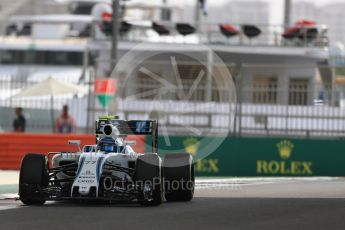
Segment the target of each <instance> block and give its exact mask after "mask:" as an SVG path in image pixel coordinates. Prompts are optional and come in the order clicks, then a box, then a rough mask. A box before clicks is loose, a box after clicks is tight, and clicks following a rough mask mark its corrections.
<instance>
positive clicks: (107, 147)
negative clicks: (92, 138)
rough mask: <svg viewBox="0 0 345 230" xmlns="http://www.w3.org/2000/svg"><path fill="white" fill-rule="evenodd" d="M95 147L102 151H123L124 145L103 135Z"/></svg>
mask: <svg viewBox="0 0 345 230" xmlns="http://www.w3.org/2000/svg"><path fill="white" fill-rule="evenodd" d="M97 149H98V150H100V151H103V152H107V153H110V152H123V150H124V147H123V146H119V145H117V144H116V141H115V140H114V139H113V138H111V137H104V138H102V139H101V140H99V142H98V146H97Z"/></svg>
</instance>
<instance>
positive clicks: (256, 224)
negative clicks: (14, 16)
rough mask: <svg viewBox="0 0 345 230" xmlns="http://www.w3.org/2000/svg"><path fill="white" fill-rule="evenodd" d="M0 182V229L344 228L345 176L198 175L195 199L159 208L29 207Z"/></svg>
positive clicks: (51, 204) (65, 204) (12, 187)
mask: <svg viewBox="0 0 345 230" xmlns="http://www.w3.org/2000/svg"><path fill="white" fill-rule="evenodd" d="M16 187H17V186H16V185H15V184H12V185H0V193H1V195H0V229H6V230H7V229H26V230H31V229H47V228H48V229H59V230H61V229H67V228H72V229H74V228H78V229H83V230H84V229H85V230H89V229H90V230H91V229H114V228H116V229H150V230H153V229H174V230H176V229H179V230H180V229H198V230H199V229H289V230H291V229H312V230H315V229H326V228H329V229H332V230H333V229H344V228H345V218H344V213H345V180H344V179H343V178H230V179H197V181H196V190H195V198H194V199H193V200H192V201H191V202H186V203H184V202H176V203H175V202H174V203H173V202H164V203H163V204H162V205H160V206H157V207H140V206H139V205H137V204H136V203H129V204H81V203H68V202H47V203H46V204H45V205H43V206H30V207H29V206H25V205H22V204H21V202H20V201H18V200H16V197H17V194H16V191H14V190H16Z"/></svg>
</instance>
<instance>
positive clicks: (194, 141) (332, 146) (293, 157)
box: [147, 136, 345, 177]
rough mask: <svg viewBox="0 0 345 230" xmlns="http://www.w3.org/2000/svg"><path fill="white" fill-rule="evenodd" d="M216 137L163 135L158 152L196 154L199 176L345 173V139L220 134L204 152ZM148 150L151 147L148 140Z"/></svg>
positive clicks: (337, 174)
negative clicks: (205, 151) (211, 148)
mask: <svg viewBox="0 0 345 230" xmlns="http://www.w3.org/2000/svg"><path fill="white" fill-rule="evenodd" d="M214 138H215V137H212V138H211V137H203V138H195V137H183V136H173V137H171V136H170V137H169V138H166V137H163V136H160V137H159V138H158V143H159V154H160V155H162V156H164V154H166V153H173V152H188V153H190V154H192V155H194V158H195V159H196V164H195V169H196V174H197V175H198V176H238V177H251V176H269V177H272V176H288V177H290V176H345V141H343V140H304V139H279V138H226V139H224V140H222V139H223V138H221V139H220V141H222V144H221V145H220V146H219V147H218V148H217V149H216V150H215V151H214V152H213V153H212V154H210V155H208V156H206V157H205V156H203V152H202V151H203V149H205V148H206V147H207V145H208V144H209V143H210V142H211V141H214ZM147 143H150V140H149V139H147ZM147 150H148V151H150V150H151V149H150V146H149V144H148V145H147ZM200 156H201V157H200Z"/></svg>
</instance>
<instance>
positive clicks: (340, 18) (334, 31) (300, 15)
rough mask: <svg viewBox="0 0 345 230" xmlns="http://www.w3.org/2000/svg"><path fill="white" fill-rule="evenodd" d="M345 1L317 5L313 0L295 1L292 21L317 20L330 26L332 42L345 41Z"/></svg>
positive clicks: (329, 33)
mask: <svg viewBox="0 0 345 230" xmlns="http://www.w3.org/2000/svg"><path fill="white" fill-rule="evenodd" d="M344 11H345V3H336V4H326V5H322V6H317V5H316V4H315V3H314V2H311V1H295V2H294V3H293V9H292V23H294V22H296V21H298V20H300V19H310V20H315V21H316V22H318V23H322V24H325V25H327V26H328V28H329V32H328V36H329V38H330V41H331V42H332V43H335V42H342V43H345V27H344V25H345V17H344Z"/></svg>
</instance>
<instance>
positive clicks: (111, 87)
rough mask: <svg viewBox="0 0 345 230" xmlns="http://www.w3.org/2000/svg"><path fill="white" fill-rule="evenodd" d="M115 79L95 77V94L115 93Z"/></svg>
mask: <svg viewBox="0 0 345 230" xmlns="http://www.w3.org/2000/svg"><path fill="white" fill-rule="evenodd" d="M115 92H116V81H115V80H114V79H96V81H95V94H115Z"/></svg>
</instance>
